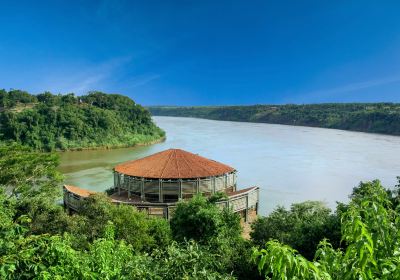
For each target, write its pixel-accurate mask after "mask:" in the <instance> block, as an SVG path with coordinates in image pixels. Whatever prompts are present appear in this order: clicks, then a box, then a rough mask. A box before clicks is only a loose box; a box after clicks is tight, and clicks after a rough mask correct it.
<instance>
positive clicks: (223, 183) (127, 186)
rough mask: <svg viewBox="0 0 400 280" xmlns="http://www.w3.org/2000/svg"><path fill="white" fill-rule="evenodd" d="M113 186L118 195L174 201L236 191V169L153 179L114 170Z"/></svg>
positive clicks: (153, 200)
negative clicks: (203, 176)
mask: <svg viewBox="0 0 400 280" xmlns="http://www.w3.org/2000/svg"><path fill="white" fill-rule="evenodd" d="M114 187H115V191H116V192H118V194H119V195H122V194H126V195H127V196H128V198H132V200H137V199H139V198H140V200H141V201H148V202H176V201H178V200H179V199H188V198H191V197H193V195H195V194H197V193H202V194H205V195H211V194H213V193H215V192H234V191H236V171H232V172H230V173H226V174H223V175H220V176H213V177H205V178H189V179H186V178H185V179H175V178H173V179H154V178H144V177H135V176H129V175H126V174H121V173H119V172H117V171H114Z"/></svg>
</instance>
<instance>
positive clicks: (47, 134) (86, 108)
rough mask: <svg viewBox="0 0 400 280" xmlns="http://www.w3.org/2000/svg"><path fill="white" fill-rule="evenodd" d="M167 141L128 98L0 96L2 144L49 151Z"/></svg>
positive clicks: (0, 136)
mask: <svg viewBox="0 0 400 280" xmlns="http://www.w3.org/2000/svg"><path fill="white" fill-rule="evenodd" d="M18 92H20V91H18ZM20 95H21V96H20ZM10 100H13V101H10ZM1 102H2V103H1ZM22 103H23V104H24V105H23V106H21V105H20V104H22ZM164 136H165V133H164V132H163V131H162V130H161V129H160V128H158V127H157V126H156V125H155V124H154V123H153V122H152V120H151V116H150V114H149V112H148V111H147V110H145V109H144V108H143V107H141V106H140V105H138V104H135V102H134V101H133V100H131V99H130V98H128V97H126V96H122V95H117V94H105V93H101V92H91V93H89V94H88V95H84V96H78V97H77V96H75V95H74V94H67V95H52V94H51V93H49V92H45V93H43V94H39V95H37V96H34V95H29V94H28V93H25V92H22V93H20V94H19V95H17V97H16V94H15V93H14V91H10V92H6V91H4V90H3V91H0V141H14V142H17V143H23V144H24V145H27V146H29V147H31V148H34V149H36V150H42V151H43V150H44V151H51V150H69V149H81V148H96V147H106V148H108V147H127V146H134V145H137V144H145V143H150V142H153V141H156V140H159V139H161V138H163V137H164Z"/></svg>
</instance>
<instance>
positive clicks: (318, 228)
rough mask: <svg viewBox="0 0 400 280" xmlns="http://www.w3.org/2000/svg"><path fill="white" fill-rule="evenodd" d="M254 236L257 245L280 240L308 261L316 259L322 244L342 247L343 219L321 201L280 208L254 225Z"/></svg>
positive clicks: (252, 234) (252, 233)
mask: <svg viewBox="0 0 400 280" xmlns="http://www.w3.org/2000/svg"><path fill="white" fill-rule="evenodd" d="M250 236H251V238H252V240H253V242H254V243H255V244H257V245H260V246H261V245H263V244H265V243H266V242H267V241H269V240H278V241H279V242H281V243H285V244H287V245H289V246H291V247H293V248H294V249H296V250H297V251H299V252H300V253H301V254H302V255H303V256H304V257H306V258H307V259H310V260H311V259H312V258H313V257H314V254H315V251H316V249H317V246H318V244H319V242H320V241H322V240H323V239H324V238H327V239H329V240H330V242H331V243H332V244H333V245H334V247H335V248H338V247H339V245H340V238H341V236H340V217H338V215H336V214H332V213H331V210H330V209H329V208H328V207H326V206H325V205H324V204H323V203H322V202H319V201H306V202H302V203H295V204H293V205H292V207H291V208H290V210H286V209H285V208H284V207H278V208H277V209H275V210H274V211H273V212H272V213H271V214H269V215H268V216H266V217H260V218H258V219H257V220H256V221H255V222H254V223H253V224H252V232H251V233H250Z"/></svg>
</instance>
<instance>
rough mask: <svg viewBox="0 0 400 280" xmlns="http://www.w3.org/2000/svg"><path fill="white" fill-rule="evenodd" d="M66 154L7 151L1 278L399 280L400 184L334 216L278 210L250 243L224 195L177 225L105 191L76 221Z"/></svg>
mask: <svg viewBox="0 0 400 280" xmlns="http://www.w3.org/2000/svg"><path fill="white" fill-rule="evenodd" d="M58 162H59V158H58V155H57V154H56V153H40V152H37V151H33V150H32V149H31V148H30V147H24V146H20V145H18V144H16V143H14V144H10V145H4V144H2V145H0V171H1V172H0V278H1V279H171V280H172V279H399V277H400V253H399V252H400V224H399V222H400V206H399V205H400V195H399V189H400V178H399V185H398V186H396V187H395V188H391V189H385V188H384V187H382V186H381V184H380V182H379V181H372V182H364V183H360V185H359V186H357V187H355V188H354V189H353V192H352V194H351V196H350V199H351V200H350V202H349V203H346V204H345V203H338V204H337V208H336V210H335V211H333V212H332V211H331V210H330V209H329V208H327V207H326V206H325V205H324V204H323V203H321V202H316V201H306V202H303V203H296V204H293V205H292V206H291V207H290V208H289V209H286V208H283V207H277V208H276V209H275V210H274V211H273V212H272V213H271V214H269V215H268V216H265V217H259V218H258V220H257V221H256V222H255V223H254V224H252V232H251V239H250V240H246V239H244V238H243V237H242V236H241V226H240V218H239V216H238V215H237V214H235V213H233V212H231V211H230V210H229V209H220V208H219V207H217V206H216V204H215V202H216V201H217V200H218V199H220V198H221V195H216V196H214V197H211V198H206V197H203V196H196V197H194V198H193V199H192V200H190V201H182V202H180V203H179V204H178V207H177V209H176V211H175V214H174V216H173V218H172V219H171V221H170V222H168V221H167V220H164V219H162V218H155V217H149V216H147V215H146V214H145V213H143V212H139V211H137V210H136V209H135V208H134V207H132V206H129V205H116V204H113V203H112V202H111V201H110V200H109V199H108V197H107V196H106V195H105V194H96V195H92V196H90V197H89V198H88V199H86V200H85V201H84V204H83V206H82V211H81V212H80V213H78V214H74V215H68V214H67V213H66V212H65V211H64V209H63V206H62V205H60V204H59V201H60V195H61V188H60V183H61V182H62V180H63V176H62V174H60V173H59V172H58V171H57V165H58Z"/></svg>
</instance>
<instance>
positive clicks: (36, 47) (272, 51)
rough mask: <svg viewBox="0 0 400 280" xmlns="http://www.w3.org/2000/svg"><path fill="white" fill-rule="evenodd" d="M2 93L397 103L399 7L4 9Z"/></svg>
mask: <svg viewBox="0 0 400 280" xmlns="http://www.w3.org/2000/svg"><path fill="white" fill-rule="evenodd" d="M0 13H1V14H0V88H4V89H7V90H8V89H11V88H14V89H22V90H26V91H29V92H31V93H40V92H44V91H51V92H53V93H70V92H74V93H76V94H78V95H81V94H85V93H86V92H88V91H91V90H100V91H104V92H108V93H120V94H123V95H127V96H129V97H131V98H132V99H134V100H135V101H136V102H138V103H140V104H143V105H239V104H244V105H248V104H286V103H298V104H302V103H323V102H400V16H399V14H400V1H389V0H388V1H369V0H360V1H358V0H357V1H356V0H354V1H351V0H343V1H342V0H335V1H325V0H315V1H308V0H302V1H298V0H291V1H287V0H280V1H268V0H264V1H258V0H251V1H250V0H247V1H234V0H230V1H223V0H220V1H216V0H212V1H208V0H198V1H189V0H179V1H172V0H171V1H168V0H160V1H153V0H146V1H134V0H131V1H116V0H114V1H109V0H103V1H57V0H53V1H39V0H38V1H18V0H13V1H3V0H0Z"/></svg>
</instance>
